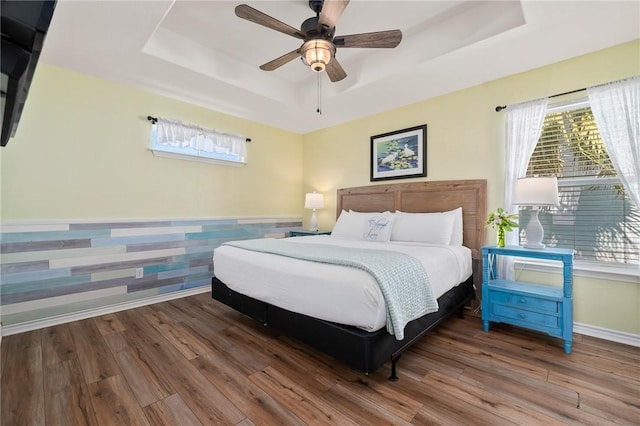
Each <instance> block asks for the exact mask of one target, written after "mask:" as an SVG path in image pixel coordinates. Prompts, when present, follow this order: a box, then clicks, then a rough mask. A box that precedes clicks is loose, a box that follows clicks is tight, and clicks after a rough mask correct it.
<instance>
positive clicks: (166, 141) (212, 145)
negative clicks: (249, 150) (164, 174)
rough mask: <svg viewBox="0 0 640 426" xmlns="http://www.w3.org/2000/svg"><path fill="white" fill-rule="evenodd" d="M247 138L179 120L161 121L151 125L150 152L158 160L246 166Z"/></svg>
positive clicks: (159, 119) (160, 119)
mask: <svg viewBox="0 0 640 426" xmlns="http://www.w3.org/2000/svg"><path fill="white" fill-rule="evenodd" d="M245 144H246V138H245V137H244V136H237V135H230V134H225V133H218V132H216V131H214V130H208V129H203V128H201V127H199V126H195V125H186V124H183V123H181V122H180V121H177V120H168V119H163V118H158V119H157V122H156V123H154V124H153V125H152V126H151V150H152V151H153V154H154V155H156V156H159V157H169V158H177V159H182V160H191V161H200V162H207V163H214V164H222V165H233V166H242V165H244V164H246V155H247V154H246V147H245Z"/></svg>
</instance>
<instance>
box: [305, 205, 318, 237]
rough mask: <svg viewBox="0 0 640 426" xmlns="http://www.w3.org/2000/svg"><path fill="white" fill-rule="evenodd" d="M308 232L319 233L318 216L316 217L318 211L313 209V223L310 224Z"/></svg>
mask: <svg viewBox="0 0 640 426" xmlns="http://www.w3.org/2000/svg"><path fill="white" fill-rule="evenodd" d="M307 231H311V232H318V216H316V209H313V213H311V221H310V222H309V229H307Z"/></svg>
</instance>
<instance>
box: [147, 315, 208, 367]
mask: <svg viewBox="0 0 640 426" xmlns="http://www.w3.org/2000/svg"><path fill="white" fill-rule="evenodd" d="M145 319H146V320H147V321H148V322H149V324H151V325H153V326H154V327H155V328H156V330H158V332H159V333H160V334H162V336H163V337H164V338H165V339H167V340H168V341H169V342H171V344H173V345H174V346H175V347H176V349H178V350H179V351H180V353H182V355H184V357H185V358H187V359H193V358H195V357H197V356H198V355H202V354H206V353H207V352H209V351H211V345H207V344H206V343H205V342H202V341H200V340H199V339H198V336H196V335H194V334H193V333H191V332H190V330H189V329H188V327H185V326H183V325H182V324H181V323H179V322H177V321H175V320H173V319H172V318H171V317H169V315H167V314H165V313H164V312H162V311H154V312H153V313H149V314H147V315H145Z"/></svg>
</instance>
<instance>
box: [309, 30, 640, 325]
mask: <svg viewBox="0 0 640 426" xmlns="http://www.w3.org/2000/svg"><path fill="white" fill-rule="evenodd" d="M507 59H508V58H507ZM507 59H506V60H507ZM496 66H500V65H499V64H496ZM636 74H640V41H634V42H630V43H626V44H623V45H620V46H616V47H613V48H610V49H606V50H603V51H599V52H595V53H592V54H589V55H585V56H580V57H577V58H573V59H570V60H567V61H563V62H560V63H557V64H553V65H550V66H546V67H543V68H539V69H535V70H532V71H528V72H525V73H521V74H516V75H512V76H509V77H506V78H502V79H499V80H495V81H492V82H489V83H486V84H483V85H480V86H475V87H471V88H469V89H465V90H461V91H458V92H456V93H452V94H448V95H444V96H440V97H438V98H434V99H429V100H426V101H423V102H418V103H416V104H412V105H408V106H405V107H402V108H398V109H395V110H392V111H388V112H385V113H382V114H377V115H374V116H369V117H366V118H363V119H360V120H356V121H352V122H349V123H346V124H343V125H341V126H336V127H333V128H330V129H325V130H320V131H317V132H314V133H311V134H308V135H305V137H304V150H303V158H304V160H303V164H304V183H303V188H304V190H305V191H312V190H317V191H321V192H323V193H324V194H325V200H326V203H325V204H326V208H324V209H322V210H320V211H319V212H318V221H319V227H320V228H321V229H331V228H332V226H333V224H334V222H335V214H336V211H335V194H336V189H338V188H343V187H351V186H361V185H368V184H370V183H371V182H369V175H370V166H369V158H370V148H369V146H370V139H369V138H370V136H372V135H376V134H381V133H386V132H389V131H393V130H398V129H403V128H407V127H412V126H416V125H420V124H425V123H426V124H427V178H426V179H425V178H417V179H412V180H446V179H487V186H488V200H487V204H488V209H489V210H495V209H496V208H497V207H499V206H501V205H502V199H503V191H504V119H505V113H504V112H502V113H497V112H495V106H496V105H505V104H506V105H509V104H513V103H518V102H524V101H527V100H531V99H535V98H540V97H544V96H548V95H553V94H555V93H562V92H566V91H569V90H574V89H580V88H584V87H588V86H593V85H597V84H601V83H605V82H609V81H613V80H618V79H622V78H625V77H629V76H632V75H636ZM425 84H437V83H434V82H425ZM381 101H383V100H381ZM383 183H388V181H387V182H383ZM308 218H309V215H308V214H307V215H305V219H306V220H308ZM494 238H495V235H493V234H492V233H491V232H489V231H488V232H487V242H493V241H494ZM543 282H544V281H543ZM575 283H576V286H575V289H576V291H575V313H576V315H575V318H574V319H575V321H577V322H581V323H586V324H590V325H594V326H598V327H604V328H611V329H615V330H619V331H624V332H629V333H633V334H639V335H640V321H638V310H639V309H638V307H640V291H638V286H640V284H638V283H621V282H613V281H607V280H597V279H587V278H583V277H576V279H575ZM625 284H626V285H625ZM594 289H598V290H597V291H594ZM602 294H606V295H607V296H606V298H605V297H601V295H602ZM603 301H604V302H605V303H601V302H603ZM596 308H597V309H596Z"/></svg>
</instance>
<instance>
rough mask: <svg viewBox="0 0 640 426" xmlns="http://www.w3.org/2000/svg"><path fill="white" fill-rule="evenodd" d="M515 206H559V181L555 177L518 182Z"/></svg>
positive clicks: (529, 178) (514, 195)
mask: <svg viewBox="0 0 640 426" xmlns="http://www.w3.org/2000/svg"><path fill="white" fill-rule="evenodd" d="M513 204H517V205H519V206H557V205H558V204H560V203H559V201H558V179H557V178H556V177H555V176H553V177H525V178H520V179H518V180H517V181H516V186H515V189H514V191H513Z"/></svg>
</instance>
